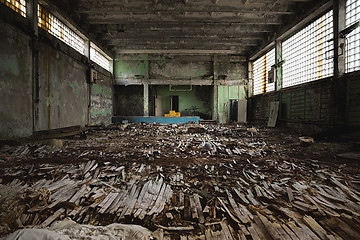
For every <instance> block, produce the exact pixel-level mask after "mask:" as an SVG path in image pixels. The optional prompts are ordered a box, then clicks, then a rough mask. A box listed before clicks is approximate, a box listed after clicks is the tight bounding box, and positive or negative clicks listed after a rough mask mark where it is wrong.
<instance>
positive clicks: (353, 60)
mask: <svg viewBox="0 0 360 240" xmlns="http://www.w3.org/2000/svg"><path fill="white" fill-rule="evenodd" d="M358 21H360V0H347V1H346V27H349V26H351V25H352V24H354V23H356V22H358ZM345 63H346V72H353V71H358V70H360V27H358V28H356V29H355V30H354V31H352V32H351V33H350V34H349V35H347V36H346V58H345Z"/></svg>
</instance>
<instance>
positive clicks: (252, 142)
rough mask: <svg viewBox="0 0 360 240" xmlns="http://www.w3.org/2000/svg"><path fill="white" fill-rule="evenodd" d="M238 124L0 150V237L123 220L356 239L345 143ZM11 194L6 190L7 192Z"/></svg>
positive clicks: (251, 235)
mask: <svg viewBox="0 0 360 240" xmlns="http://www.w3.org/2000/svg"><path fill="white" fill-rule="evenodd" d="M299 136H300V135H296V134H290V133H289V132H288V131H287V130H284V129H280V130H279V129H268V128H249V127H245V126H242V125H236V124H233V125H195V124H194V125H154V124H136V125H135V124H132V125H114V126H109V127H106V128H100V127H97V128H88V129H87V130H86V139H82V138H80V137H79V136H77V137H75V138H72V139H63V140H62V141H58V142H55V143H51V144H52V145H56V146H49V145H46V144H43V143H27V144H23V145H20V146H11V147H10V146H3V147H2V148H1V149H0V183H1V184H2V185H1V187H0V210H1V214H0V234H1V235H5V234H7V233H10V232H13V231H15V230H16V229H19V228H23V227H29V226H40V227H47V226H49V225H50V224H51V223H52V222H53V221H56V220H60V219H63V218H65V217H70V218H71V219H73V220H74V221H76V222H78V223H82V224H92V225H107V224H111V223H115V222H117V223H132V224H139V225H142V226H144V227H147V228H148V229H150V230H151V231H156V235H157V236H158V238H160V239H161V238H164V239H360V218H359V215H360V193H359V191H360V170H359V161H355V160H347V159H342V158H339V157H336V154H338V153H344V152H348V151H350V144H349V143H344V142H343V143H339V142H337V143H334V142H321V141H317V140H316V141H315V142H314V143H313V144H310V145H302V144H300V142H299V139H298V137H299ZM7 193H11V194H7Z"/></svg>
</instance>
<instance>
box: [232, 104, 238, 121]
mask: <svg viewBox="0 0 360 240" xmlns="http://www.w3.org/2000/svg"><path fill="white" fill-rule="evenodd" d="M238 106H239V100H230V121H233V122H236V121H238Z"/></svg>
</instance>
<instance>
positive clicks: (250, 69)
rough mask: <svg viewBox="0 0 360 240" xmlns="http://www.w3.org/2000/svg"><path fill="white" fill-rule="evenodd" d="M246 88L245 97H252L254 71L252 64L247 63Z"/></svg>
mask: <svg viewBox="0 0 360 240" xmlns="http://www.w3.org/2000/svg"><path fill="white" fill-rule="evenodd" d="M247 84H248V87H247V93H246V95H247V96H248V97H252V95H253V93H254V70H253V62H252V61H249V62H248V83H247Z"/></svg>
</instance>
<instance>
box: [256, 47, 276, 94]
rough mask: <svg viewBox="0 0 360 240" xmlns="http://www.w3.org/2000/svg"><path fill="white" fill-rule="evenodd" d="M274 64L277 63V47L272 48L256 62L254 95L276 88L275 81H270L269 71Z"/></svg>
mask: <svg viewBox="0 0 360 240" xmlns="http://www.w3.org/2000/svg"><path fill="white" fill-rule="evenodd" d="M273 65H275V49H272V50H270V51H269V52H268V53H266V54H264V55H263V56H261V57H260V58H259V59H257V60H256V61H255V62H254V65H253V71H254V92H253V94H254V95H257V94H262V93H266V92H271V91H274V90H275V83H269V82H268V78H269V76H268V73H269V71H270V70H271V66H273Z"/></svg>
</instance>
